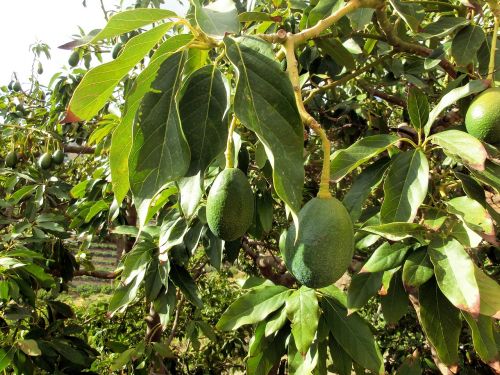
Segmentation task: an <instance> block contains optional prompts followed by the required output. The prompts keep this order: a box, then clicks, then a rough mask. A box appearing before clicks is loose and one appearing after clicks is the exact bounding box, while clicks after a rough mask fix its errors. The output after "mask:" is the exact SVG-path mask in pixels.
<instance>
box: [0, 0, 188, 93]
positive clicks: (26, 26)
mask: <svg viewBox="0 0 500 375" xmlns="http://www.w3.org/2000/svg"><path fill="white" fill-rule="evenodd" d="M86 2H87V7H83V5H82V0H13V1H11V0H9V1H6V0H0V45H1V47H2V54H1V55H2V57H1V58H0V85H6V84H7V83H9V81H10V79H11V76H12V73H13V72H16V73H17V75H18V77H19V79H20V81H21V82H22V83H23V84H27V83H28V77H29V74H30V71H31V65H32V62H33V54H32V53H31V51H30V45H31V44H33V43H35V42H37V41H40V42H44V43H46V44H48V45H49V46H50V47H51V51H50V52H51V55H52V59H51V60H50V61H47V60H46V59H45V58H43V59H42V63H43V67H44V73H43V74H42V75H41V76H40V81H41V82H42V83H45V84H46V83H48V82H49V81H50V78H51V77H52V75H53V74H54V73H55V72H57V71H60V70H61V67H63V66H67V61H68V57H69V55H70V54H71V51H67V50H61V49H58V48H57V46H59V45H61V44H64V43H66V42H69V41H71V40H72V35H73V34H78V26H80V27H82V28H83V29H84V30H85V32H89V31H91V30H92V29H96V28H102V27H104V25H105V24H106V21H105V19H104V16H103V12H102V9H101V4H100V0H86ZM121 2H122V3H123V4H124V6H126V5H127V4H131V3H134V2H135V1H132V0H122V1H121ZM103 3H104V7H105V8H106V9H108V10H113V9H118V8H119V4H120V0H103ZM163 7H164V8H167V9H172V10H175V11H178V12H179V13H182V8H183V7H182V6H181V5H180V4H179V2H178V1H177V0H166V1H165V5H164V6H163Z"/></svg>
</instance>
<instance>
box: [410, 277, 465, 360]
mask: <svg viewBox="0 0 500 375" xmlns="http://www.w3.org/2000/svg"><path fill="white" fill-rule="evenodd" d="M419 302H420V321H421V324H422V328H423V330H424V332H425V335H426V336H427V339H428V340H429V341H430V343H431V344H432V346H433V347H434V348H435V349H436V352H437V354H438V357H439V359H440V360H441V361H442V362H443V363H444V364H446V365H448V366H451V365H455V364H457V362H458V339H459V336H460V331H461V328H462V322H461V321H460V312H459V311H458V310H457V309H456V308H455V307H454V306H453V305H452V304H451V303H450V301H448V299H447V298H446V297H445V296H444V295H443V293H441V290H440V289H439V288H438V285H437V284H436V282H435V281H434V280H430V281H428V282H427V283H425V284H424V285H422V286H421V287H420V288H419Z"/></svg>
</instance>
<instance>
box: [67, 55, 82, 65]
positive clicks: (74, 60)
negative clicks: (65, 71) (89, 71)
mask: <svg viewBox="0 0 500 375" xmlns="http://www.w3.org/2000/svg"><path fill="white" fill-rule="evenodd" d="M79 62H80V53H79V52H78V51H73V53H72V54H71V55H70V56H69V59H68V64H69V66H71V67H72V68H74V67H75V66H77V65H78V63H79Z"/></svg>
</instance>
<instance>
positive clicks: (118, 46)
mask: <svg viewBox="0 0 500 375" xmlns="http://www.w3.org/2000/svg"><path fill="white" fill-rule="evenodd" d="M122 48H123V43H122V42H118V43H116V44H115V46H114V47H113V52H111V57H112V58H113V59H116V58H117V57H118V55H119V54H120V52H121V50H122Z"/></svg>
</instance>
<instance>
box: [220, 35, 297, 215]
mask: <svg viewBox="0 0 500 375" xmlns="http://www.w3.org/2000/svg"><path fill="white" fill-rule="evenodd" d="M224 43H225V45H226V53H227V56H228V57H229V59H230V60H231V62H232V63H233V65H234V66H235V68H236V69H237V71H238V82H237V85H236V93H235V97H234V111H235V114H236V116H237V117H238V119H239V120H240V121H241V123H242V124H243V125H245V127H247V128H248V129H250V130H251V131H253V132H255V133H256V134H257V136H258V137H259V140H260V141H261V142H262V143H263V144H264V146H265V148H266V153H267V156H268V159H269V161H270V162H271V165H272V167H273V182H274V189H275V191H276V193H277V194H278V196H279V197H280V198H281V199H282V200H283V201H284V202H285V203H286V204H287V205H288V207H290V209H291V210H292V212H293V213H295V214H296V213H297V212H298V211H299V209H300V205H301V202H302V189H303V185H304V166H303V164H304V159H303V153H302V150H303V142H304V134H303V127H302V123H301V119H300V115H299V112H298V109H297V106H296V103H295V97H294V94H293V88H292V85H291V83H290V80H289V79H288V77H287V76H286V74H285V72H283V71H282V70H281V69H280V66H279V65H278V63H276V62H275V61H274V60H271V58H272V56H273V53H272V50H271V49H270V44H269V43H266V42H263V41H261V40H258V39H254V38H251V37H243V38H238V39H233V38H229V37H226V38H224Z"/></svg>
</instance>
